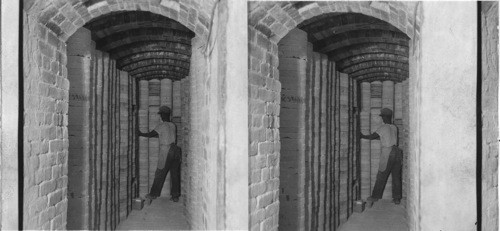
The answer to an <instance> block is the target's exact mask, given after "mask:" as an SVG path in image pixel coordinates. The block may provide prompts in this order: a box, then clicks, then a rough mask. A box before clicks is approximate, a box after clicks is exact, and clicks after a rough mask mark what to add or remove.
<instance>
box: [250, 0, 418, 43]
mask: <svg viewBox="0 0 500 231" xmlns="http://www.w3.org/2000/svg"><path fill="white" fill-rule="evenodd" d="M254 4H257V3H254ZM300 6H301V7H300ZM300 6H299V4H294V3H282V4H275V5H272V4H263V5H258V6H256V7H252V5H251V6H250V9H252V10H251V12H250V17H249V25H250V26H252V27H254V28H255V29H256V30H258V31H260V32H261V33H263V34H264V35H266V36H267V37H268V38H270V39H271V40H272V41H275V42H277V41H280V40H281V38H283V37H284V36H285V35H287V34H288V32H290V30H292V29H294V28H295V27H297V26H298V25H299V24H300V23H302V22H303V21H305V20H307V19H310V18H313V17H317V16H321V15H324V14H330V13H359V14H363V15H366V16H371V17H374V18H377V19H380V20H382V21H385V22H387V23H389V24H391V25H392V26H394V27H396V28H398V29H399V30H400V31H401V32H402V33H404V34H406V35H407V36H408V37H409V38H410V39H411V38H413V22H414V19H413V17H412V14H411V13H412V9H408V7H406V5H405V4H402V3H399V2H389V3H375V4H371V3H370V2H337V1H332V2H314V3H310V4H306V5H300ZM298 7H300V8H298Z"/></svg>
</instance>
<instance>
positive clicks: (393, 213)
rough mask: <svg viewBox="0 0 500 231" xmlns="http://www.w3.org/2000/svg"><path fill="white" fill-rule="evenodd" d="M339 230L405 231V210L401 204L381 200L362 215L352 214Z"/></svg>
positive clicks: (406, 226) (406, 227) (406, 228)
mask: <svg viewBox="0 0 500 231" xmlns="http://www.w3.org/2000/svg"><path fill="white" fill-rule="evenodd" d="M339 230H340V231H407V230H408V225H407V221H406V210H405V208H404V206H403V204H400V205H395V204H394V203H392V201H391V200H389V199H382V200H379V201H378V202H376V203H375V204H373V207H371V208H366V209H365V211H364V212H363V213H353V214H352V215H351V217H350V218H349V220H347V222H346V223H345V224H344V225H342V226H341V227H340V229H339Z"/></svg>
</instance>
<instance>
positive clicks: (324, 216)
mask: <svg viewBox="0 0 500 231" xmlns="http://www.w3.org/2000/svg"><path fill="white" fill-rule="evenodd" d="M320 59H321V61H320V63H321V72H320V77H319V78H320V79H319V81H320V92H319V93H320V95H319V97H320V98H319V99H320V113H319V115H318V116H319V117H320V118H319V120H320V130H319V138H320V141H319V142H320V150H321V151H320V159H319V160H320V166H323V169H321V171H320V181H319V182H318V183H319V184H320V185H322V187H321V190H320V201H321V203H320V205H321V207H320V209H321V213H322V216H321V217H320V224H321V227H322V229H323V230H325V229H326V223H327V222H326V221H327V218H328V213H327V210H326V208H327V206H326V205H327V204H326V194H327V185H328V183H327V181H326V180H327V178H326V175H327V171H328V170H327V169H326V165H325V163H326V155H327V153H326V129H327V127H326V110H327V109H326V106H327V104H326V102H327V100H326V98H327V95H326V86H327V84H326V73H327V65H328V56H326V55H324V54H321V55H320Z"/></svg>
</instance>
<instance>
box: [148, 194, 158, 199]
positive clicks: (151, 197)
mask: <svg viewBox="0 0 500 231" xmlns="http://www.w3.org/2000/svg"><path fill="white" fill-rule="evenodd" d="M145 197H146V199H150V200H154V199H156V197H155V196H151V195H149V194H146V196H145Z"/></svg>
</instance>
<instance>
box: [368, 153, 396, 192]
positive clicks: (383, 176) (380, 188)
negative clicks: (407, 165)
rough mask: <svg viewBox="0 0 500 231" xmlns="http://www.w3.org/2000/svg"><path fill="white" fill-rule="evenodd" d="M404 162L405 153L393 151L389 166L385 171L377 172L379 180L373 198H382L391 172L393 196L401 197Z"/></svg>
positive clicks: (388, 162) (374, 188)
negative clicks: (402, 165) (402, 166)
mask: <svg viewBox="0 0 500 231" xmlns="http://www.w3.org/2000/svg"><path fill="white" fill-rule="evenodd" d="M402 163H403V154H402V153H401V152H391V154H390V155H389V159H388V160H387V167H386V168H385V170H384V171H382V172H381V171H379V172H378V173H377V181H375V187H373V192H372V196H371V197H372V198H374V199H381V198H382V194H383V193H384V188H385V184H386V183H387V178H388V177H389V174H391V173H392V198H394V199H401V197H402V192H401V191H402V188H401V187H402V186H401V164H402Z"/></svg>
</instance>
